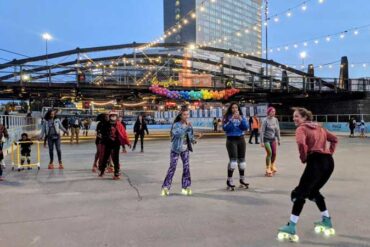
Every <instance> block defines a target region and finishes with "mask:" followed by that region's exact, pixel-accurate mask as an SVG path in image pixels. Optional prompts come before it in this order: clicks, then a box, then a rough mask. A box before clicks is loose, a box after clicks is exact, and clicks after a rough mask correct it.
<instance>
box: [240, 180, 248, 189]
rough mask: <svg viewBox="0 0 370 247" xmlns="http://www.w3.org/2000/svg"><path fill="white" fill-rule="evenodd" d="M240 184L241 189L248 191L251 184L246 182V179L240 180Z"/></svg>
mask: <svg viewBox="0 0 370 247" xmlns="http://www.w3.org/2000/svg"><path fill="white" fill-rule="evenodd" d="M239 183H240V188H243V189H248V188H249V184H248V183H246V182H245V178H241V179H240V180H239Z"/></svg>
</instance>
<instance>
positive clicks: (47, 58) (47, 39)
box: [42, 33, 53, 83]
mask: <svg viewBox="0 0 370 247" xmlns="http://www.w3.org/2000/svg"><path fill="white" fill-rule="evenodd" d="M42 39H43V40H45V52H46V67H47V69H48V78H49V79H48V80H49V83H51V78H50V68H48V66H49V57H48V41H49V40H52V39H53V36H51V35H50V34H49V33H43V34H42Z"/></svg>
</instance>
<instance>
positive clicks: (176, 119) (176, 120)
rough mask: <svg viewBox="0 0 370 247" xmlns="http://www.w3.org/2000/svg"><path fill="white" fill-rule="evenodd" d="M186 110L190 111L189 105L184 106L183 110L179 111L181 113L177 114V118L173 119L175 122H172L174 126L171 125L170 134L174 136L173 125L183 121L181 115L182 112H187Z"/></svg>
mask: <svg viewBox="0 0 370 247" xmlns="http://www.w3.org/2000/svg"><path fill="white" fill-rule="evenodd" d="M185 111H189V109H188V108H187V107H182V109H181V111H180V112H179V114H177V116H176V117H175V120H173V123H172V126H171V130H170V135H171V137H172V130H173V126H174V125H175V123H178V122H180V121H181V116H182V114H183V113H184V112H185Z"/></svg>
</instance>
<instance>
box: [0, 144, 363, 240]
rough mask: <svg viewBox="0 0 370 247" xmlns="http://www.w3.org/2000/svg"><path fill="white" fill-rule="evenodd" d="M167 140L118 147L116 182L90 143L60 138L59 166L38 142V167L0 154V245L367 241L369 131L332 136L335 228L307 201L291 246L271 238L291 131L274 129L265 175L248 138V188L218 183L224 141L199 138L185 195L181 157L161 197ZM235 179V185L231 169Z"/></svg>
mask: <svg viewBox="0 0 370 247" xmlns="http://www.w3.org/2000/svg"><path fill="white" fill-rule="evenodd" d="M169 147H170V143H169V141H167V140H158V141H148V142H146V143H145V153H144V154H141V153H139V152H129V153H128V154H121V155H120V159H121V164H122V172H123V176H122V179H121V180H120V181H113V180H112V179H111V175H106V176H105V178H103V179H99V178H97V174H94V173H92V172H91V166H92V162H93V156H94V153H95V145H94V143H92V142H91V143H82V144H79V145H76V144H74V145H69V144H63V145H62V152H63V161H64V165H65V170H62V171H59V170H54V171H50V170H47V169H46V167H47V164H48V152H47V149H42V155H41V159H42V168H41V170H40V171H37V170H36V169H33V170H31V171H21V172H17V171H11V170H10V168H9V163H10V161H9V157H7V159H6V161H7V163H8V167H7V169H6V171H5V181H3V182H1V183H0V246H1V247H34V246H42V247H77V246H84V247H85V246H86V247H95V246H97V247H98V246H99V247H100V246H101V247H116V246H117V247H118V246H132V247H134V246H138V247H142V246H148V247H152V246H153V247H154V246H161V247H163V246H170V247H172V246H176V247H180V246H181V247H182V246H184V247H189V246H202V247H203V246H220V247H226V246H227V247H229V246H233V247H234V246H238V247H245V246H252V247H259V246H260V247H268V246H291V245H294V246H352V247H360V246H370V229H369V225H370V214H369V209H370V193H369V188H370V152H369V151H370V140H369V139H359V138H356V139H349V138H347V137H341V138H340V144H339V146H338V149H337V152H336V154H335V157H334V159H335V171H334V173H333V175H332V178H331V180H330V181H329V183H328V184H327V185H326V186H325V187H324V189H323V190H322V194H323V195H324V196H325V197H326V199H327V206H328V209H329V211H330V213H331V216H332V218H333V223H334V228H335V229H336V232H337V234H336V236H334V237H331V238H329V239H327V238H325V237H322V236H320V235H317V234H315V233H314V229H313V228H314V227H313V222H314V221H316V220H318V219H320V214H319V212H318V209H317V208H316V205H315V204H314V203H312V202H310V201H307V202H306V204H305V208H304V210H303V213H302V215H301V218H300V221H299V223H298V228H297V230H298V235H299V237H300V242H299V243H295V244H293V243H287V242H284V243H281V242H279V241H277V240H276V233H277V228H278V227H280V226H282V225H283V224H286V223H287V221H288V219H289V215H290V210H291V206H292V203H291V202H290V193H291V191H292V189H293V188H294V187H295V186H296V185H297V183H298V181H299V177H300V175H301V173H302V172H303V169H304V165H302V164H301V163H300V162H299V159H298V151H297V147H296V144H295V140H294V137H283V141H282V145H281V146H280V147H279V148H278V155H277V166H278V169H279V170H278V173H277V175H276V176H275V177H273V178H267V177H264V167H265V164H264V159H265V151H264V149H262V148H261V147H260V146H259V145H254V144H253V145H250V144H247V171H246V174H247V178H248V181H249V183H250V187H251V188H250V189H249V190H242V189H240V190H237V191H234V192H230V191H227V190H226V170H227V163H228V157H227V152H226V148H225V139H224V138H215V139H201V140H200V141H199V143H198V144H197V145H196V146H195V150H194V153H192V154H191V158H190V159H191V160H190V162H191V163H190V168H191V174H192V183H193V184H192V189H193V193H194V195H193V196H191V197H185V196H182V195H181V194H180V191H181V173H182V163H181V161H180V162H179V164H178V169H177V172H176V175H175V177H174V183H173V186H172V189H171V195H170V196H169V197H167V198H163V197H161V196H160V189H161V185H162V182H163V179H164V177H165V174H166V171H167V169H168V166H169V150H170V149H169ZM33 155H35V151H33ZM234 178H236V179H234V182H235V183H236V185H238V184H239V183H238V172H235V173H234Z"/></svg>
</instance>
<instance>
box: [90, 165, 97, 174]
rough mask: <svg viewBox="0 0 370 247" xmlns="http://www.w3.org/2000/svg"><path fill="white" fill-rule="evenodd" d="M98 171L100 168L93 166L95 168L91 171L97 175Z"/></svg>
mask: <svg viewBox="0 0 370 247" xmlns="http://www.w3.org/2000/svg"><path fill="white" fill-rule="evenodd" d="M97 170H98V166H97V165H93V167H92V169H91V171H92V172H93V173H96V172H97Z"/></svg>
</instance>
